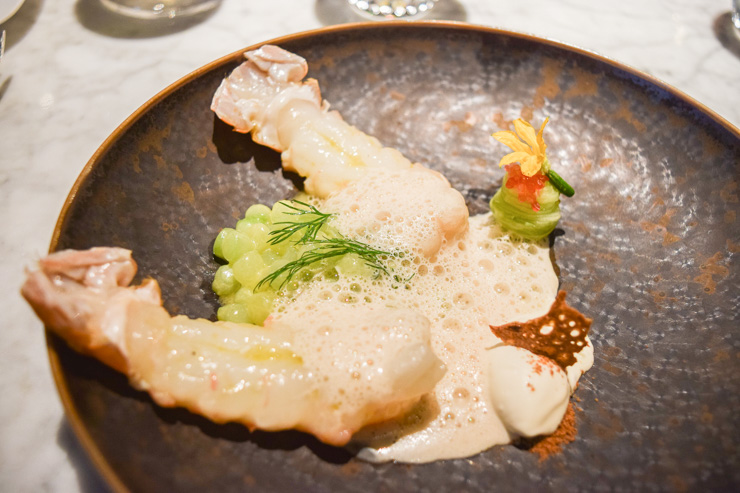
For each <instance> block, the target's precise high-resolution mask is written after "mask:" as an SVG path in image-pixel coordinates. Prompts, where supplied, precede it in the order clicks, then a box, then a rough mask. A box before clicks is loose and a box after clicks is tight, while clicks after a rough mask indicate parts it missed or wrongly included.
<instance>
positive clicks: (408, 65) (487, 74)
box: [48, 23, 740, 492]
mask: <svg viewBox="0 0 740 493" xmlns="http://www.w3.org/2000/svg"><path fill="white" fill-rule="evenodd" d="M276 43H277V44H279V45H280V46H282V47H284V48H286V49H288V50H290V51H293V52H296V53H298V54H300V55H301V56H303V57H305V58H306V59H307V60H308V63H309V68H310V71H309V76H310V77H314V78H316V79H317V80H318V81H319V84H320V86H321V88H322V92H323V96H324V98H326V99H327V100H328V101H329V102H330V103H331V104H332V108H333V109H337V110H339V111H340V112H341V113H342V115H343V116H344V118H345V119H346V120H347V121H349V122H350V123H351V124H353V125H355V126H357V127H359V128H360V129H361V130H363V131H365V132H367V133H369V134H371V135H374V136H376V137H378V138H379V139H380V141H381V142H382V143H383V144H384V145H386V146H392V147H396V148H398V149H400V150H401V151H402V152H403V153H405V154H406V155H407V156H408V157H409V158H410V159H411V160H413V161H418V162H421V163H423V164H425V165H427V166H429V167H431V168H434V169H437V170H439V171H440V172H442V173H444V174H445V175H446V176H447V177H448V179H449V180H450V182H451V183H452V185H453V186H454V187H456V188H457V189H458V190H460V191H461V192H462V193H463V194H464V196H465V197H466V200H467V202H468V205H469V207H470V209H471V211H472V212H473V213H479V212H484V211H486V210H487V201H488V200H489V199H490V197H491V196H492V195H493V193H494V192H495V190H496V189H497V188H498V187H499V186H500V183H501V179H502V176H503V173H502V170H500V169H499V168H498V166H497V165H496V164H497V163H498V159H499V158H500V157H501V156H502V155H503V154H504V153H506V152H507V150H506V149H505V148H504V147H503V146H501V145H500V144H498V143H495V142H494V141H493V140H492V139H491V138H490V134H491V133H492V132H494V131H497V130H501V129H506V128H509V127H510V124H511V121H513V120H514V119H516V118H519V117H521V118H524V119H526V120H529V121H531V122H532V123H533V125H534V126H535V127H539V125H540V123H541V122H542V120H543V119H544V118H545V117H549V118H550V123H549V124H548V127H547V130H546V139H547V142H548V145H549V148H548V156H549V158H550V160H551V161H552V162H553V163H554V166H556V167H557V169H558V171H559V172H560V174H561V175H563V176H564V177H566V178H567V179H568V181H569V182H570V183H571V184H573V185H574V187H575V189H576V195H575V196H574V197H573V198H571V199H565V200H563V202H562V211H563V220H562V221H561V223H560V225H559V227H558V229H557V230H556V231H555V233H553V235H552V238H551V241H552V244H553V251H554V257H555V261H556V263H557V267H558V268H559V275H560V280H561V288H562V289H565V290H566V291H568V292H569V293H570V294H569V303H570V304H572V305H574V306H576V307H577V308H578V309H579V310H581V311H582V312H584V313H586V314H587V315H588V316H590V317H592V318H593V319H594V323H593V327H592V340H593V342H594V345H595V355H596V362H595V364H594V367H593V369H592V370H591V371H590V372H589V373H587V374H586V375H585V377H584V378H583V379H582V380H581V384H580V387H579V389H578V390H577V392H576V394H575V397H574V403H575V404H576V406H577V412H576V417H577V424H578V437H577V439H576V441H575V442H574V443H572V444H570V445H568V446H566V447H565V448H564V450H563V452H562V453H560V454H559V455H556V456H553V457H551V458H549V459H547V460H544V461H540V460H539V458H538V457H537V456H535V455H534V454H532V453H530V452H527V451H525V450H521V449H518V448H515V447H510V446H507V447H496V448H493V449H491V450H488V451H486V452H484V453H481V454H479V455H476V456H473V457H470V458H468V459H460V460H450V461H440V462H436V463H431V464H425V465H400V464H384V465H372V464H368V463H365V462H362V461H359V460H357V459H356V458H354V457H353V456H352V455H351V454H349V453H347V452H345V451H344V450H341V449H334V448H332V447H328V446H325V445H323V444H321V443H319V442H317V441H316V440H314V439H313V438H311V437H309V436H307V435H304V434H301V433H297V432H282V433H264V432H255V433H250V432H248V431H247V430H246V429H245V428H243V427H242V426H240V425H236V424H232V425H216V424H213V423H211V422H209V421H208V420H206V419H204V418H201V417H198V416H195V415H193V414H190V413H188V412H186V411H184V410H180V409H163V408H160V407H158V406H156V405H154V404H153V403H152V401H151V400H150V399H149V397H148V396H147V395H146V394H143V393H140V392H136V391H134V390H133V389H132V388H131V387H129V385H128V384H127V381H126V379H125V378H124V377H123V376H121V375H119V374H117V373H115V372H113V371H112V370H109V369H108V368H106V367H104V366H103V365H101V364H98V363H97V362H95V361H93V360H91V359H88V358H85V357H82V356H79V355H77V354H76V353H74V352H73V351H71V350H69V349H68V348H67V347H66V345H65V344H64V343H63V342H61V341H60V340H59V339H57V338H56V337H54V336H53V335H49V338H48V341H49V350H50V356H51V360H52V366H53V368H54V371H55V375H56V378H57V383H58V386H59V389H60V394H61V395H62V399H63V400H64V403H65V406H66V408H67V412H68V416H69V417H70V421H71V423H72V426H73V428H74V429H75V431H76V432H77V434H78V436H79V437H80V438H81V440H82V443H83V445H84V446H85V448H86V449H87V451H88V452H89V453H90V455H91V457H92V459H93V461H94V462H95V464H96V465H97V466H98V467H99V468H100V469H101V471H102V473H103V475H104V477H105V478H106V479H107V480H108V481H109V482H110V483H111V485H112V486H113V487H114V488H116V489H121V490H123V489H129V490H131V491H137V492H142V491H204V490H209V491H221V492H227V491H244V490H250V491H295V490H301V491H327V492H328V491H362V492H366V491H460V490H467V491H490V490H491V489H499V490H507V491H517V490H531V489H535V488H536V489H537V490H553V491H564V490H568V491H594V490H610V489H615V488H616V489H626V490H656V489H657V490H662V489H669V490H684V489H688V490H702V489H711V490H724V489H733V488H736V487H738V485H740V472H739V471H740V467H739V466H740V461H739V460H738V447H737V442H738V439H739V438H740V426H739V422H738V419H737V416H736V413H737V411H738V409H740V371H738V370H739V369H740V368H738V361H740V360H739V357H740V339H739V338H738V336H737V324H738V321H737V318H738V317H737V315H738V306H739V305H740V289H739V282H738V269H737V260H738V255H740V226H739V224H740V223H739V222H738V221H740V218H738V209H739V208H740V207H739V204H738V177H740V133H738V130H737V129H735V128H734V127H732V126H730V125H729V124H728V123H726V122H724V121H723V120H722V119H721V118H719V117H718V116H716V115H714V114H712V113H711V112H710V111H709V110H707V109H706V108H704V107H702V106H701V105H699V104H698V103H696V102H693V101H691V100H690V99H689V98H687V97H686V96H684V95H682V94H680V93H679V92H677V91H675V90H673V89H671V88H669V87H667V86H665V85H663V84H662V83H660V82H658V81H655V80H651V79H650V78H649V77H647V76H644V75H641V74H639V73H637V72H635V71H633V70H631V69H628V68H625V67H621V66H619V65H617V64H615V63H613V62H610V61H608V60H605V59H603V58H600V57H598V56H596V55H593V54H590V53H588V52H584V51H581V50H578V49H574V48H570V47H566V46H562V45H559V44H557V43H553V42H549V41H544V40H540V39H536V38H533V37H530V36H525V35H519V34H513V33H508V32H503V31H497V30H493V29H484V28H478V27H472V26H468V25H463V24H453V23H450V24H445V23H411V24H372V25H349V26H342V27H338V28H330V29H324V30H320V31H315V32H311V33H304V34H298V35H294V36H289V37H286V38H282V39H280V40H277V41H276ZM240 62H241V58H240V54H238V53H235V54H233V55H230V56H228V57H225V58H223V59H221V60H218V61H216V62H214V63H212V64H210V65H208V66H206V67H204V68H203V69H201V70H199V71H197V72H195V73H194V74H192V75H191V76H189V77H186V78H185V79H183V80H182V81H180V82H178V83H177V84H175V85H173V86H172V87H170V88H168V89H167V90H165V91H164V92H162V93H161V94H159V95H158V96H156V97H155V98H154V99H152V101H150V102H149V103H148V104H147V105H145V106H144V107H143V108H142V109H141V110H140V111H139V112H137V113H136V114H135V115H133V116H132V117H131V118H130V119H129V120H127V121H126V122H125V123H124V124H123V125H122V126H121V127H120V128H119V129H118V130H117V131H116V133H114V135H112V136H111V137H110V138H109V139H108V140H107V141H106V142H105V143H104V144H103V146H102V147H101V149H100V150H99V151H98V152H97V153H96V154H95V156H93V158H92V159H91V161H90V163H89V164H88V166H87V167H86V168H85V170H84V171H83V173H82V175H81V176H80V179H79V180H78V182H77V184H76V185H75V188H74V190H73V191H72V193H71V194H70V199H69V201H68V203H67V205H66V206H65V209H64V210H63V211H62V215H61V217H60V221H59V224H58V227H57V230H56V232H55V236H54V241H53V243H52V250H58V249H63V248H88V247H91V246H96V245H115V246H121V247H125V248H129V249H131V250H133V252H134V258H135V259H136V261H137V262H138V265H139V274H138V278H137V281H140V280H141V279H143V278H145V277H153V278H155V279H157V280H158V281H159V282H160V285H161V287H162V293H163V297H164V302H165V307H166V308H167V309H168V310H169V311H170V313H173V314H185V315H188V316H190V317H204V318H209V319H215V313H216V309H217V307H218V305H217V299H216V296H215V295H214V294H213V293H212V292H211V290H210V284H211V281H212V278H213V274H214V272H215V270H216V268H217V267H218V264H217V263H216V261H215V260H214V258H213V256H212V254H211V247H212V244H213V240H214V238H215V236H216V234H217V233H218V231H219V230H220V229H221V228H222V227H226V226H233V225H234V223H235V221H236V219H237V218H238V217H239V216H240V215H241V214H243V212H244V211H245V210H246V209H247V207H249V205H251V204H254V203H265V204H270V205H271V204H272V203H274V202H275V201H277V200H280V199H283V198H287V197H289V196H290V195H291V194H292V193H294V191H295V190H296V186H300V181H299V180H296V177H294V176H290V175H286V174H284V173H282V172H281V170H280V167H279V163H280V159H279V155H278V154H277V153H275V152H273V151H270V150H268V149H265V148H263V147H260V146H257V145H256V144H254V143H253V142H252V141H251V139H250V138H249V137H248V136H244V135H241V134H237V133H235V132H233V131H232V130H231V128H230V127H229V126H227V125H225V124H223V123H221V122H220V121H219V120H218V119H217V118H215V116H214V115H213V113H211V111H210V110H209V104H210V101H211V97H212V95H213V92H214V91H215V89H216V87H217V86H218V84H219V83H220V81H221V79H222V78H223V77H225V76H226V75H227V74H228V73H229V72H230V71H231V70H232V69H233V68H234V67H235V66H236V65H237V64H238V63H240Z"/></svg>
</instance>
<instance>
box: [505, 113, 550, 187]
mask: <svg viewBox="0 0 740 493" xmlns="http://www.w3.org/2000/svg"><path fill="white" fill-rule="evenodd" d="M549 120H550V118H549V117H548V118H545V121H544V122H542V126H541V127H540V131H539V132H538V133H537V135H535V133H534V127H532V125H530V124H529V123H527V122H525V121H524V120H522V119H521V118H517V119H516V120H514V130H516V133H514V132H512V131H511V130H506V131H502V132H496V133H494V134H493V135H492V137H493V138H494V139H496V140H498V141H499V142H501V143H502V144H504V145H506V146H508V147H510V148H511V150H512V151H514V152H512V153H510V154H507V155H506V156H504V157H503V158H501V162H499V163H498V165H499V166H505V165H507V164H511V163H516V162H518V163H519V165H520V167H521V170H522V174H523V175H525V176H534V175H536V174H537V172H538V171H540V169H542V166H543V164H544V163H545V160H546V159H547V158H546V157H545V149H546V148H547V146H546V145H545V139H544V138H543V137H542V133H543V132H544V131H545V125H547V122H548V121H549ZM519 139H522V140H519ZM522 141H524V142H522ZM545 171H547V170H545Z"/></svg>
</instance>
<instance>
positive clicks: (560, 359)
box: [491, 291, 592, 369]
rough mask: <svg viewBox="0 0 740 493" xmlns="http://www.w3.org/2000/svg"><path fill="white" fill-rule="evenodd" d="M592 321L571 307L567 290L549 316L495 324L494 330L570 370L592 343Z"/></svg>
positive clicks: (554, 304) (519, 345) (497, 333)
mask: <svg viewBox="0 0 740 493" xmlns="http://www.w3.org/2000/svg"><path fill="white" fill-rule="evenodd" d="M591 322H592V320H591V319H590V318H588V317H586V316H585V315H583V314H582V313H580V312H579V311H578V310H576V309H575V308H572V307H570V306H568V304H567V303H566V302H565V291H560V292H558V296H557V298H555V302H554V303H553V304H552V306H551V307H550V311H549V312H548V313H547V314H546V315H543V316H542V317H538V318H534V319H532V320H529V321H527V322H524V323H521V322H512V323H508V324H505V325H500V326H498V327H494V326H491V330H492V331H493V333H494V334H495V335H496V337H498V338H499V339H501V340H502V341H503V343H504V344H509V345H512V346H517V347H520V348H523V349H526V350H528V351H530V352H532V353H534V354H537V355H540V356H544V357H546V358H550V359H551V360H553V361H555V363H557V364H558V366H560V367H561V368H563V369H566V368H567V367H569V366H571V365H574V364H575V363H577V362H578V360H577V359H576V354H577V353H579V352H581V350H582V349H583V348H584V347H585V346H586V345H587V344H588V342H587V340H586V336H588V331H589V329H590V328H591Z"/></svg>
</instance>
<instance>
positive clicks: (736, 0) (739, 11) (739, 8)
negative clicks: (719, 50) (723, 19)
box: [732, 0, 740, 30]
mask: <svg viewBox="0 0 740 493" xmlns="http://www.w3.org/2000/svg"><path fill="white" fill-rule="evenodd" d="M732 23H733V24H734V25H735V28H736V29H738V30H740V0H732Z"/></svg>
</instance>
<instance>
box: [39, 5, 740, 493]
mask: <svg viewBox="0 0 740 493" xmlns="http://www.w3.org/2000/svg"><path fill="white" fill-rule="evenodd" d="M390 26H403V27H404V28H406V29H409V28H410V29H419V28H429V27H438V28H441V29H449V30H464V31H470V32H485V33H493V34H500V35H504V36H511V37H515V38H520V39H526V40H529V41H535V42H539V43H542V44H546V45H549V46H553V47H556V48H559V49H563V50H566V51H570V52H573V53H576V54H579V55H581V56H584V57H586V58H589V59H592V60H596V61H598V62H601V63H605V64H607V65H610V66H612V67H614V68H617V69H619V70H622V71H624V72H626V73H628V74H630V75H632V76H634V77H637V78H639V79H642V80H645V81H647V82H649V83H651V84H654V85H655V86H657V87H659V88H660V89H662V90H664V91H666V92H667V93H669V94H671V95H672V96H673V97H675V98H677V99H678V100H680V101H682V102H684V103H686V104H688V105H689V106H692V107H694V108H697V109H698V110H699V111H701V112H702V113H704V114H705V115H706V116H708V117H709V118H710V119H712V120H714V121H715V122H716V123H717V124H718V125H720V126H721V127H724V128H725V129H726V130H727V131H729V132H730V133H732V134H734V135H735V137H737V138H738V139H739V140H740V129H738V128H737V127H735V126H734V125H733V124H731V123H730V122H729V121H728V120H726V119H725V118H724V117H722V116H721V115H719V114H718V113H716V112H715V111H714V110H712V109H710V108H709V107H707V106H706V105H704V104H703V103H701V102H699V101H697V100H696V99H694V98H693V97H691V96H689V95H688V94H686V93H684V92H682V91H680V90H678V89H676V88H675V87H673V86H671V85H670V84H668V83H666V82H664V81H662V80H660V79H658V78H657V77H654V76H652V75H649V74H646V73H643V72H641V71H639V70H637V69H635V68H633V67H631V66H629V65H626V64H624V63H621V62H618V61H615V60H613V59H610V58H608V57H606V56H604V55H601V54H599V53H596V52H593V51H589V50H586V49H583V48H579V47H577V46H573V45H569V44H566V43H563V42H561V41H557V40H553V39H548V38H542V37H538V36H534V35H532V34H526V33H522V32H516V31H509V30H505V29H500V28H495V27H489V26H482V25H476V24H469V23H465V22H458V21H442V20H433V21H411V22H409V21H388V22H383V23H381V24H378V23H374V22H359V23H350V24H341V25H337V26H328V27H322V28H317V29H313V30H309V31H302V32H299V33H294V34H289V35H285V36H281V37H278V38H273V39H271V40H267V41H264V42H260V43H256V44H253V45H251V46H248V47H246V48H243V49H240V50H237V51H235V52H233V53H230V54H228V55H225V56H223V57H220V58H218V59H216V60H214V61H212V62H210V63H208V64H206V65H204V66H202V67H200V68H198V69H196V70H194V71H193V72H191V73H189V74H187V75H185V76H184V77H182V78H180V79H179V80H177V81H175V82H173V83H172V84H170V85H168V86H167V87H165V88H164V89H163V90H161V91H160V92H159V93H157V94H156V95H155V96H153V97H152V98H151V99H149V100H148V101H146V102H145V103H144V104H142V105H141V106H140V107H139V108H138V109H137V110H136V111H134V112H133V113H132V114H131V115H130V116H129V117H128V118H126V119H125V120H124V121H123V122H122V123H121V124H120V125H119V126H118V127H117V128H116V129H115V130H114V131H113V133H111V135H110V136H108V138H107V139H106V140H105V141H104V142H103V143H102V144H101V145H100V147H99V148H98V149H97V150H96V151H95V153H94V154H93V155H92V156H91V157H90V159H89V160H88V162H87V163H86V164H85V166H84V168H83V169H82V171H81V172H80V175H79V176H78V177H77V180H76V181H75V183H74V185H73V186H72V189H71V190H70V192H69V194H68V196H67V198H66V199H65V202H64V205H63V207H62V210H61V211H60V213H59V217H58V219H57V222H56V225H55V227H54V232H53V234H52V239H51V242H50V245H49V252H52V251H54V250H55V249H56V247H57V245H58V241H59V236H60V234H61V229H62V226H63V224H64V222H65V219H66V216H67V212H68V210H69V208H70V207H71V204H72V202H73V201H74V199H75V198H76V196H77V192H78V190H79V188H80V186H81V185H82V183H83V182H84V181H85V179H86V178H87V177H88V175H89V174H90V172H91V171H92V168H93V165H94V163H96V162H97V161H98V160H99V159H100V157H101V156H103V155H104V154H105V153H106V152H108V150H109V149H110V148H111V147H112V146H113V144H114V143H115V142H116V141H117V140H118V139H119V138H120V136H121V135H122V134H123V133H124V132H125V131H126V130H128V128H129V127H131V126H132V125H133V124H134V123H135V122H136V121H137V120H139V118H141V117H142V115H144V114H145V113H146V112H147V111H148V110H149V109H151V108H152V107H154V106H155V105H156V104H158V103H159V102H160V101H162V100H163V99H165V98H166V97H167V96H169V95H170V94H171V93H172V92H174V91H175V90H177V89H179V88H180V87H182V86H184V85H185V84H187V83H189V82H190V81H192V80H194V79H197V78H198V77H200V76H201V75H203V74H204V73H206V72H209V71H211V70H213V69H215V68H216V67H218V66H220V65H224V64H226V63H228V62H232V61H236V60H238V59H239V58H241V57H242V56H243V53H244V52H245V51H247V50H252V49H256V48H258V47H260V46H262V45H264V44H281V43H285V42H290V41H293V40H296V39H302V38H310V37H312V36H315V35H318V34H325V33H335V32H342V31H357V30H373V29H388V28H389V27H390ZM54 337H56V336H55V335H54V334H53V333H52V332H51V331H49V330H48V329H46V349H47V353H48V356H49V363H50V366H51V371H52V375H53V378H54V383H55V385H56V387H57V391H58V393H59V396H60V399H61V401H62V405H63V407H64V411H65V414H66V416H67V419H68V420H69V422H70V425H71V428H72V430H73V432H74V433H75V435H76V437H77V439H78V440H79V442H80V444H81V445H82V447H83V449H84V450H85V452H86V453H87V454H88V457H89V458H90V459H91V461H92V462H93V464H94V466H95V467H96V468H97V470H98V471H99V472H100V474H101V476H102V477H103V479H104V480H105V481H106V483H107V484H108V486H110V487H111V489H113V490H114V491H116V492H121V493H123V492H128V491H129V489H128V488H127V487H126V485H125V484H124V483H123V481H122V480H121V479H120V477H119V476H118V475H117V474H116V472H115V471H114V470H113V468H112V467H111V466H110V464H109V463H108V461H107V460H106V459H105V457H104V456H103V454H102V452H101V451H100V449H99V448H98V447H97V445H96V444H95V442H94V440H93V438H92V436H91V435H90V434H89V432H88V430H87V429H86V428H85V427H84V425H83V424H82V419H81V418H80V416H79V414H78V412H77V409H76V408H75V406H74V403H73V402H72V397H71V394H70V391H69V387H68V385H67V380H66V378H65V376H64V374H63V372H62V368H61V363H60V361H59V353H58V352H57V350H56V348H55V347H54V344H55V343H54V341H53V338H54Z"/></svg>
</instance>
